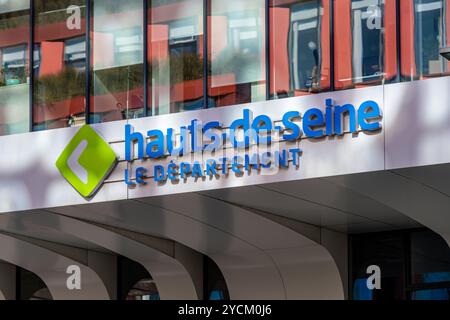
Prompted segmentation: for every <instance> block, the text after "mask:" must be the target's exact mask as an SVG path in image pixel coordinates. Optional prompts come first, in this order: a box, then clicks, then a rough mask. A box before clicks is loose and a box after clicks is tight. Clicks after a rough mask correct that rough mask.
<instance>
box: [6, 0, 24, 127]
mask: <svg viewBox="0 0 450 320" xmlns="http://www.w3.org/2000/svg"><path fill="white" fill-rule="evenodd" d="M29 7H30V6H29V1H27V0H8V1H1V2H0V135H4V134H12V133H20V132H26V131H28V130H29V85H28V79H29V63H28V56H29V54H28V48H29V14H30V13H29V11H30V10H29Z"/></svg>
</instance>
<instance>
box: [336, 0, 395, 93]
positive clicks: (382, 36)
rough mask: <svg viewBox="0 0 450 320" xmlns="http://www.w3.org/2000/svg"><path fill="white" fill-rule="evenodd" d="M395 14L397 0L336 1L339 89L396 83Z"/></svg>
mask: <svg viewBox="0 0 450 320" xmlns="http://www.w3.org/2000/svg"><path fill="white" fill-rule="evenodd" d="M396 14H397V13H396V3H395V1H384V0H335V1H334V29H335V31H334V32H335V35H336V37H335V38H334V46H335V52H334V59H335V87H336V89H345V88H354V87H360V86H367V85H376V84H380V83H382V82H383V81H395V80H396V76H397V27H396Z"/></svg>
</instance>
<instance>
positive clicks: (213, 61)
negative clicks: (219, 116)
mask: <svg viewBox="0 0 450 320" xmlns="http://www.w3.org/2000/svg"><path fill="white" fill-rule="evenodd" d="M209 3H210V5H209V14H208V64H209V66H208V69H209V78H208V96H209V102H208V104H209V107H221V106H227V105H232V104H239V103H248V102H255V101H261V100H265V91H266V77H265V65H266V61H265V1H264V0H246V1H242V0H227V1H224V0H210V1H209Z"/></svg>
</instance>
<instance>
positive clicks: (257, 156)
mask: <svg viewBox="0 0 450 320" xmlns="http://www.w3.org/2000/svg"><path fill="white" fill-rule="evenodd" d="M324 103H325V108H323V110H324V111H322V110H321V109H319V108H310V109H306V111H305V112H304V113H301V112H299V111H297V110H295V109H294V110H291V111H287V112H285V113H284V114H283V115H282V118H281V119H272V118H271V116H270V115H268V114H257V115H256V114H253V112H252V111H251V110H250V109H243V110H242V114H241V116H240V117H237V118H236V119H233V121H231V124H229V126H226V125H225V124H224V123H222V122H221V121H220V120H219V119H217V120H214V121H208V122H205V123H203V122H202V121H200V120H198V119H192V120H191V121H190V123H186V124H185V125H184V126H181V127H179V128H171V127H169V128H166V129H164V130H162V129H159V128H149V129H148V130H146V131H145V132H139V131H135V128H134V127H133V126H132V125H131V124H126V125H125V127H124V148H125V150H124V153H125V159H124V160H125V161H126V162H127V163H128V165H127V166H126V169H122V170H124V172H123V177H124V179H123V180H124V182H125V183H126V184H127V185H128V186H129V187H130V188H134V187H137V186H143V185H147V184H148V183H149V182H152V183H154V184H156V186H158V185H159V184H165V183H167V182H172V183H174V184H176V183H179V182H180V181H186V180H187V179H194V180H195V181H196V180H198V179H206V178H220V177H221V176H225V177H226V176H228V175H230V174H233V175H236V176H237V177H242V176H244V175H250V174H253V172H254V173H255V174H259V175H265V174H266V175H273V174H276V173H277V172H278V171H279V170H283V169H285V168H289V167H290V166H292V167H294V168H295V169H296V170H299V169H300V167H301V163H302V156H303V151H302V149H301V147H300V145H301V140H302V139H312V140H317V142H319V143H320V140H321V139H325V138H326V137H333V136H342V135H344V134H346V133H350V134H353V135H355V136H357V135H358V133H359V132H361V131H363V132H374V131H379V130H380V129H381V118H382V114H381V109H380V107H379V105H378V104H377V103H376V102H375V101H372V100H367V101H364V102H363V103H361V104H360V105H359V106H358V107H355V106H354V105H353V104H343V105H335V104H334V103H333V100H331V99H327V100H325V101H324ZM299 142H300V143H299ZM122 160H123V159H122ZM117 163H118V160H117V156H116V154H115V153H114V151H113V149H112V148H111V146H110V145H109V144H108V143H107V142H105V141H104V140H103V139H102V138H101V137H100V136H99V134H98V133H97V132H96V131H95V130H94V129H92V128H91V127H90V126H88V125H85V126H83V127H82V128H81V129H80V130H79V131H78V133H77V134H76V135H75V136H74V137H73V139H72V140H71V141H70V142H69V144H68V145H67V146H66V148H65V149H64V151H63V152H62V153H61V155H60V156H59V158H58V160H57V162H56V167H57V168H58V170H59V171H60V173H61V174H62V176H63V177H64V178H65V179H66V180H67V181H68V182H69V183H70V184H71V185H72V187H73V188H75V189H76V190H77V191H78V192H79V193H80V194H81V195H82V196H83V197H84V198H86V199H90V198H92V197H93V196H94V195H95V193H96V191H97V190H98V189H99V188H100V186H101V185H102V183H103V182H104V181H105V180H106V179H107V177H108V175H109V174H110V173H111V172H112V171H113V170H114V168H115V167H116V164H117Z"/></svg>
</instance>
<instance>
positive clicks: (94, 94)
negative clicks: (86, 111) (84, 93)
mask: <svg viewBox="0 0 450 320" xmlns="http://www.w3.org/2000/svg"><path fill="white" fill-rule="evenodd" d="M92 14H93V18H92V19H91V28H92V39H91V41H92V77H91V79H92V88H91V90H92V91H91V98H90V99H91V104H90V107H91V110H90V111H91V114H90V122H91V123H97V122H107V121H113V120H121V119H127V118H137V117H141V116H142V115H143V107H144V66H143V2H142V1H141V0H127V1H121V0H92Z"/></svg>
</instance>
